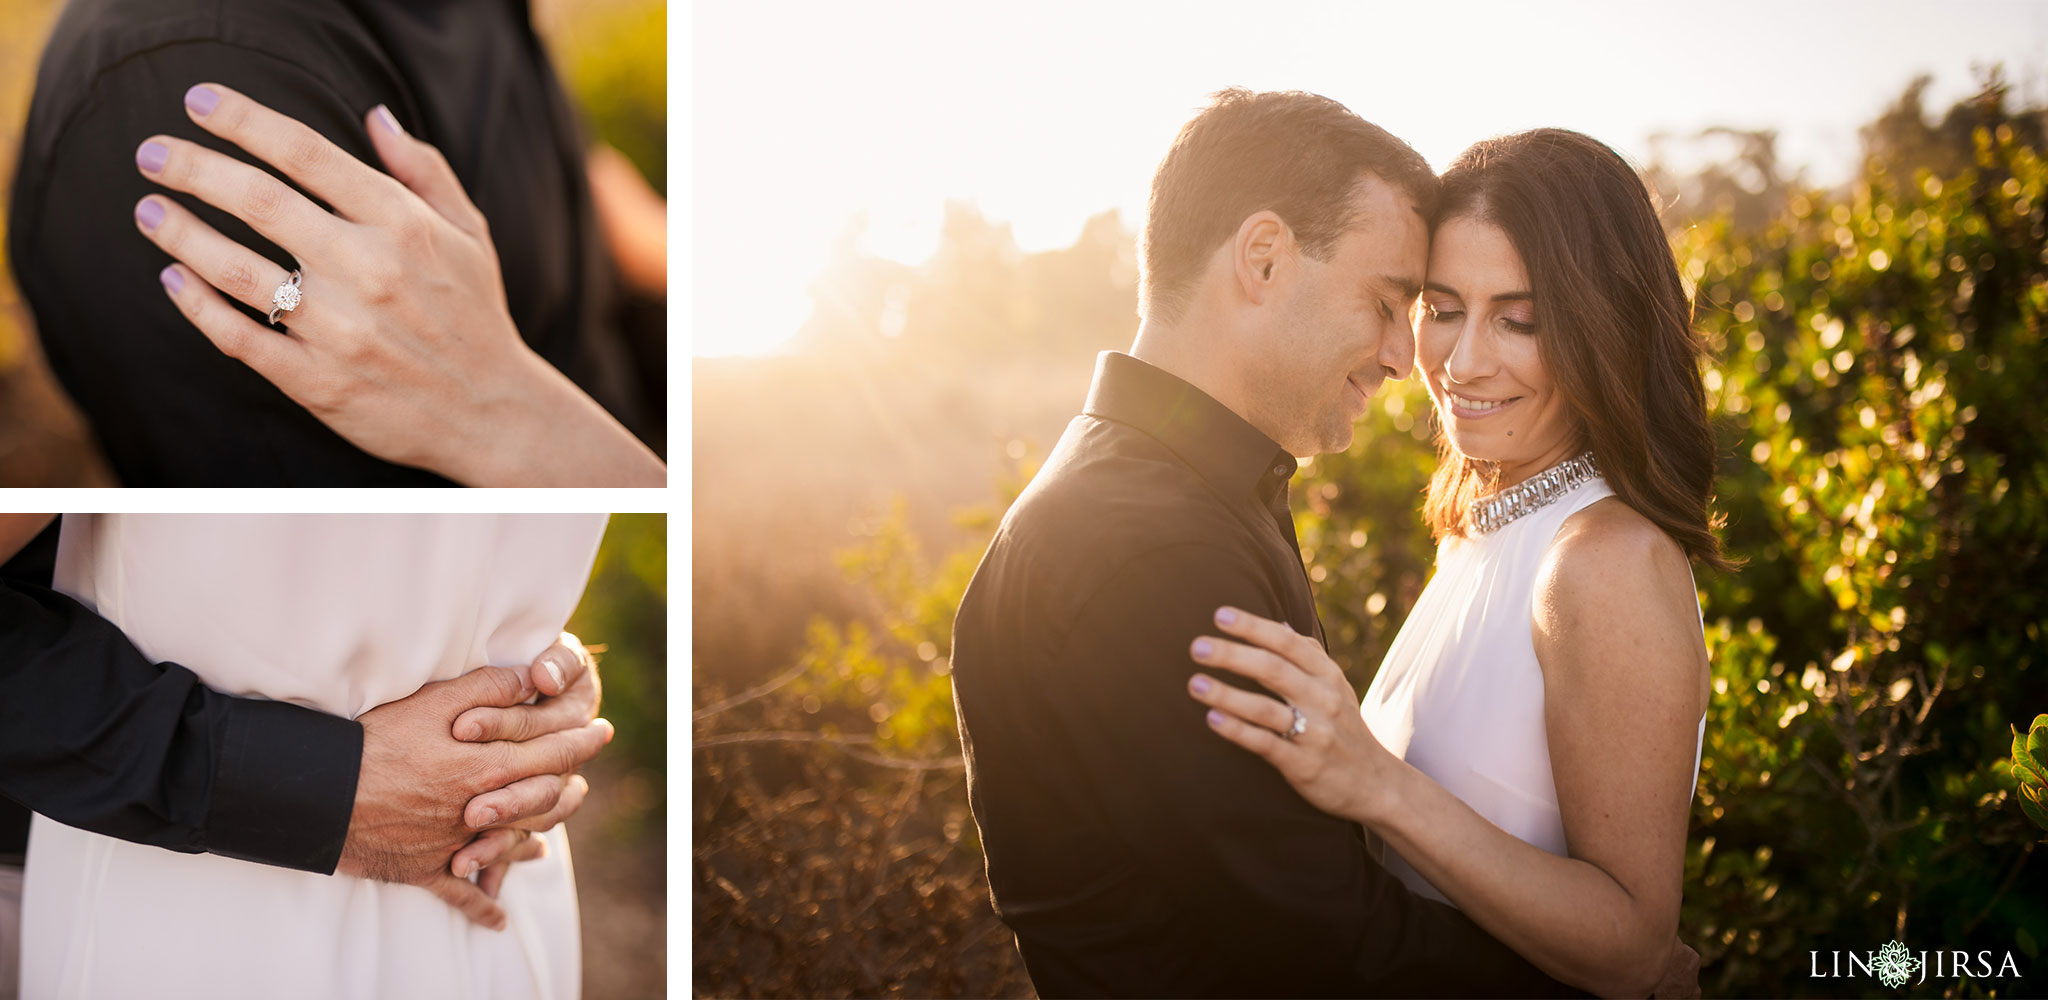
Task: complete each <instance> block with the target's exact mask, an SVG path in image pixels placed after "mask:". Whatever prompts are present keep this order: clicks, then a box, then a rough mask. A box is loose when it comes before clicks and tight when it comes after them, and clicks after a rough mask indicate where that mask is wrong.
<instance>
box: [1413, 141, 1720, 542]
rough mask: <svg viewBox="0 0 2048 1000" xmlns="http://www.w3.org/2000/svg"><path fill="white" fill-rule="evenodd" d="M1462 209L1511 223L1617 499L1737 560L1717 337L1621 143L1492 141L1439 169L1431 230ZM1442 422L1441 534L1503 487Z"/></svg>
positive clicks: (1543, 319) (1558, 368)
mask: <svg viewBox="0 0 2048 1000" xmlns="http://www.w3.org/2000/svg"><path fill="white" fill-rule="evenodd" d="M1452 219H1473V220H1477V221H1480V222H1485V223H1488V224H1491V225H1494V226H1497V227H1499V228H1500V229H1501V231H1502V232H1504V233H1506V234H1507V238H1508V241H1509V242H1510V243H1511V244H1513V246H1514V248H1515V252H1516V253H1519V254H1520V255H1521V257H1522V263H1523V266H1524V267H1526V268H1527V269H1528V272H1529V283H1530V286H1531V288H1530V291H1531V292H1532V293H1534V297H1535V305H1536V329H1537V332H1536V346H1537V351H1538V354H1539V355H1540V356H1541V357H1542V359H1543V366H1544V368H1546V369H1547V370H1548V371H1549V372H1550V374H1551V378H1553V379H1554V380H1556V384H1557V387H1558V391H1559V394H1560V395H1561V396H1562V397H1563V398H1564V400H1565V403H1566V405H1567V406H1568V407H1569V410H1570V412H1571V414H1572V416H1573V417H1574V418H1575V419H1576V421H1577V423H1578V427H1579V435H1580V444H1581V446H1582V447H1584V448H1590V449H1591V450H1592V452H1593V460H1594V462H1595V463H1597V464H1598V465H1599V467H1600V474H1601V476H1602V477H1604V478H1605V479H1606V480H1607V485H1608V486H1610V487H1611V488H1613V490H1614V493H1615V495H1616V496H1618V497H1620V498H1621V501H1622V502H1623V503H1626V504H1628V505H1629V506H1630V507H1632V508H1634V509H1635V510H1636V511H1637V512H1639V513H1641V514H1642V515H1643V516H1644V517H1647V518H1649V519H1650V520H1651V521H1652V522H1653V523H1655V524H1656V525H1657V527H1659V528H1661V529H1663V530H1664V532H1665V533H1666V534H1668V535H1670V536H1671V537H1672V538H1673V539H1675V540H1676V541H1677V542H1678V543H1679V545H1681V546H1683V547H1684V549H1685V552H1686V554H1687V555H1688V556H1689V557H1691V558H1692V559H1694V560H1696V561H1698V562H1699V563H1701V564H1703V565H1706V566H1711V567H1713V568H1715V569H1723V570H1725V569H1729V568H1731V567H1732V565H1733V564H1732V563H1731V562H1730V561H1729V560H1728V559H1726V558H1725V557H1724V556H1723V555H1722V554H1721V543H1720V540H1719V539H1717V538H1716V537H1715V536H1714V529H1715V528H1716V527H1718V526H1719V523H1720V522H1719V519H1718V518H1717V517H1716V516H1715V515H1714V514H1713V513H1712V512H1711V511H1710V510H1709V504H1710V501H1711V500H1712V497H1713V488H1714V462H1715V444H1714V433H1713V429H1712V427H1710V426H1709V425H1708V423H1707V401H1706V400H1707V397H1706V388H1705V386H1704V385H1702V383H1701V381H1700V361H1701V359H1702V358H1703V356H1704V354H1705V347H1704V345H1703V344H1702V342H1701V339H1700V337H1699V336H1698V335H1697V334H1696V333H1694V331H1693V329H1692V304H1691V302H1690V300H1688V299H1687V297H1686V293H1685V286H1684V284H1683V283H1682V282H1681V281H1680V280H1679V277H1678V265H1677V262H1676V261H1675V260H1674V259H1673V258H1672V255H1671V246H1670V244H1668V243H1666V242H1665V239H1664V230H1663V228H1662V227H1661V226H1660V225H1659V224H1658V222H1657V212H1656V209H1655V208H1654V207H1652V205H1651V204H1650V193H1649V191H1648V189H1646V188H1645V187H1644V186H1643V182H1642V180H1641V179H1640V178H1638V177H1637V176H1636V173H1635V171H1634V170H1632V169H1630V168H1629V165H1628V163H1627V161H1625V160H1623V159H1622V158H1621V157H1620V156H1619V155H1618V154H1616V153H1615V152H1614V150H1612V149H1609V148H1607V147H1606V146H1605V145H1602V144H1601V143H1600V142H1599V141H1597V140H1595V139H1592V138H1590V137H1588V136H1584V135H1581V134H1579V133H1577V132H1570V131H1566V130H1564V129H1555V128H1543V129H1535V130H1532V131H1528V132H1519V133H1516V134H1514V135H1509V136H1502V137H1499V138H1495V139H1487V140H1485V141H1483V142H1480V143H1477V144H1475V145H1474V146H1472V148H1470V149H1467V150H1465V152H1464V153H1462V154H1460V155H1459V157H1458V159H1457V161H1456V162H1455V163H1453V164H1451V169H1450V170H1449V171H1448V172H1446V173H1445V174H1444V176H1443V179H1442V187H1441V188H1440V191H1439V194H1438V200H1437V205H1436V212H1435V214H1434V216H1433V217H1432V220H1431V227H1430V228H1431V230H1432V231H1434V230H1435V229H1436V228H1437V227H1439V226H1442V225H1443V224H1444V223H1445V222H1448V221H1450V220H1452ZM1438 419H1439V422H1438V426H1437V454H1438V459H1439V461H1438V462H1437V469H1436V474H1435V475H1434V476H1433V477H1432V478H1431V479H1430V483H1429V496H1428V499H1427V500H1426V501H1425V503H1424V505H1423V516H1424V517H1425V518H1426V519H1427V520H1428V521H1429V525H1430V529H1431V531H1432V532H1434V534H1435V535H1436V537H1438V538H1443V537H1445V536H1448V535H1463V534H1466V533H1467V530H1468V528H1467V525H1466V523H1465V512H1466V510H1467V509H1468V508H1469V507H1470V505H1471V503H1472V501H1473V500H1475V499H1477V498H1478V497H1480V496H1482V495H1484V494H1485V493H1487V492H1489V491H1491V490H1492V489H1493V488H1494V487H1495V486H1496V485H1497V482H1498V469H1497V467H1496V465H1495V463H1492V462H1484V461H1480V460H1477V459H1471V458H1467V457H1465V456H1464V455H1462V454H1460V453H1459V452H1458V451H1457V450H1456V448H1455V447H1453V446H1452V444H1451V441H1450V437H1449V435H1448V434H1446V433H1444V431H1443V427H1442V424H1441V419H1440V418H1438Z"/></svg>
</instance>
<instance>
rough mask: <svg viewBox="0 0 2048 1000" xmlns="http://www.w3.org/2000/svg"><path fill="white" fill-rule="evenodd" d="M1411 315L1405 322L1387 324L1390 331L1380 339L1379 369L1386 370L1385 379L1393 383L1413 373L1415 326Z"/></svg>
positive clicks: (1411, 314)
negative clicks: (1391, 380)
mask: <svg viewBox="0 0 2048 1000" xmlns="http://www.w3.org/2000/svg"><path fill="white" fill-rule="evenodd" d="M1413 315H1414V314H1413V313H1410V314H1409V316H1410V319H1409V321H1407V322H1402V321H1396V322H1393V323H1389V324H1387V325H1388V326H1389V327H1391V328H1392V329H1390V330H1389V331H1388V333H1387V335H1386V336H1384V337H1381V338H1380V356H1379V362H1380V367H1382V368H1385V369H1386V370H1387V377H1388V378H1390V379H1393V380H1395V381H1397V382H1398V381H1400V380H1401V379H1404V378H1407V377H1408V376H1409V374H1410V373H1412V372H1413V371H1415V324H1414V322H1413Z"/></svg>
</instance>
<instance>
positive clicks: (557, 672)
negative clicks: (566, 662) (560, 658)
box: [540, 657, 562, 692]
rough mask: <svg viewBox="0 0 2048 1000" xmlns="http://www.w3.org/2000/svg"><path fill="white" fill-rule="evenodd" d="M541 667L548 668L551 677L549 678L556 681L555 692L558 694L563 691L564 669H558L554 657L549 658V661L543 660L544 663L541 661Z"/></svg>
mask: <svg viewBox="0 0 2048 1000" xmlns="http://www.w3.org/2000/svg"><path fill="white" fill-rule="evenodd" d="M540 665H541V666H543V667H546V668H548V676H549V677H551V678H554V681H555V690H556V691H557V692H559V691H561V690H562V668H561V667H558V666H555V661H554V658H553V657H550V658H548V659H545V660H542V661H540Z"/></svg>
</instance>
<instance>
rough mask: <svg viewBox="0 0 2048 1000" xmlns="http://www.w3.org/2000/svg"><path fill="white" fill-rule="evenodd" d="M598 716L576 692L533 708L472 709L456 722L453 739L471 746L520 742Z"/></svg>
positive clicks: (547, 699) (457, 718)
mask: <svg viewBox="0 0 2048 1000" xmlns="http://www.w3.org/2000/svg"><path fill="white" fill-rule="evenodd" d="M596 717H597V706H596V705H593V704H591V702H590V700H589V699H588V698H584V697H579V696H578V694H577V692H576V691H575V690H571V691H570V693H569V694H567V695H564V696H562V697H560V698H542V699H541V700H540V701H539V702H538V703H537V704H533V705H514V706H512V707H511V708H472V709H470V710H469V711H467V712H464V713H462V714H461V715H460V716H457V717H456V719H455V738H456V739H459V740H466V741H468V742H471V743H488V742H491V741H493V740H511V741H513V742H515V743H523V742H525V741H527V740H530V739H533V738H534V737H536V736H542V735H545V734H547V733H552V732H558V731H560V730H564V729H574V728H576V727H577V726H581V725H584V724H586V723H588V722H589V721H590V720H592V719H594V718H596Z"/></svg>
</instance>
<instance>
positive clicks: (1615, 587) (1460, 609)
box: [1189, 129, 1727, 996]
mask: <svg viewBox="0 0 2048 1000" xmlns="http://www.w3.org/2000/svg"><path fill="white" fill-rule="evenodd" d="M1431 228H1432V231H1433V239H1432V245H1431V249H1430V257H1429V274H1428V280H1427V282H1426V283H1425V286H1424V291H1423V294H1422V303H1421V309H1420V313H1419V316H1418V322H1417V344H1416V346H1417V355H1418V361H1419V362H1420V363H1419V364H1418V368H1419V369H1420V370H1421V374H1422V377H1423V379H1424V380H1425V382H1426V384H1427V386H1428V389H1429V393H1430V397H1431V399H1432V401H1433V402H1434V404H1435V408H1436V415H1437V419H1438V421H1439V431H1440V433H1439V437H1438V450H1439V453H1440V459H1441V461H1440V465H1439V467H1438V469H1437V471H1436V473H1435V476H1434V477H1433V479H1432V480H1431V483H1430V487H1429V493H1428V499H1427V501H1426V503H1425V507H1424V515H1425V517H1426V519H1427V520H1428V522H1429V524H1430V527H1431V529H1432V530H1433V532H1434V534H1435V535H1436V537H1437V538H1438V539H1439V541H1440V545H1439V547H1438V550H1437V565H1436V572H1435V574H1434V576H1433V577H1432V578H1431V580H1430V582H1429V584H1428V586H1427V587H1426V588H1425V589H1424V590H1423V593H1422V595H1421V597H1420V598H1419V599H1418V600H1417V602H1416V605H1415V608H1414V610H1413V611H1412V612H1411V613H1410V614H1409V617H1408V619H1407V621H1406V622H1405V623H1404V624H1403V626H1402V628H1401V631H1400V634H1399V635H1397V636H1396V637H1395V639H1394V643H1393V646H1392V647H1391V648H1390V649H1389V650H1388V653H1387V658H1386V661H1385V663H1384V664H1382V666H1381V668H1380V671H1379V673H1378V674H1377V675H1376V676H1375V678H1374V679H1373V682H1372V686H1371V687H1370V688H1369V689H1368V690H1367V692H1366V695H1365V699H1364V704H1363V707H1362V710H1360V711H1353V710H1352V709H1351V705H1352V703H1353V698H1354V695H1353V693H1352V690H1351V688H1350V685H1349V684H1348V683H1347V682H1346V681H1345V679H1344V676H1343V674H1342V673H1341V671H1339V669H1338V668H1337V666H1336V665H1335V664H1334V663H1333V662H1332V661H1331V660H1330V658H1329V656H1328V655H1326V654H1325V653H1324V652H1323V650H1322V649H1321V647H1320V645H1319V644H1317V643H1316V642H1314V641H1313V640H1310V639H1306V638H1304V637H1302V636H1300V635H1297V634H1295V633H1294V632H1293V631H1292V629H1290V628H1288V627H1287V626H1285V625H1281V624H1276V623H1274V622H1270V621H1266V620H1264V619H1261V618H1257V617H1255V616H1252V615H1250V614H1247V613H1244V612H1239V611H1236V610H1234V609H1229V608H1224V609H1219V610H1218V612H1217V617H1216V622H1217V625H1218V627H1219V628H1220V629H1221V630H1222V631H1223V632H1224V633H1225V634H1227V635H1229V636H1232V637H1235V639H1236V640H1238V641H1232V640H1230V639H1225V638H1222V637H1203V638H1201V639H1198V640H1196V642H1195V644H1194V646H1193V647H1192V653H1193V658H1194V659H1195V660H1196V661H1197V662H1199V663H1202V664H1204V665H1206V666H1209V667H1213V668H1217V669H1221V670H1225V671H1230V672H1232V673H1236V674H1239V675H1242V676H1244V677H1248V678H1250V679H1252V680H1254V681H1257V682H1259V683H1260V684H1262V685H1264V686H1265V687H1266V688H1267V689H1268V690H1270V691H1271V692H1273V693H1274V694H1277V695H1278V696H1279V698H1280V699H1284V701H1283V700H1276V699H1275V698H1272V697H1268V696H1266V695H1264V694H1258V693H1253V692H1251V691H1248V690H1244V689H1241V688H1238V687H1235V686H1232V685H1228V684H1219V683H1216V682H1215V681H1214V679H1213V678H1212V677H1211V676H1210V675H1208V674H1203V673H1198V674H1195V675H1194V676H1193V677H1192V678H1190V681H1189V688H1190V692H1191V693H1192V694H1193V696H1194V697H1195V698H1196V700H1198V701H1201V702H1202V703H1204V704H1206V705H1209V706H1211V711H1210V712H1209V715H1208V719H1209V723H1210V725H1211V726H1213V727H1214V728H1215V729H1216V731H1217V732H1218V733H1219V734H1221V735H1222V736H1223V737H1224V738H1226V739H1229V740H1231V741H1233V742H1235V743H1237V744H1239V745H1241V746H1243V747H1245V748H1247V749H1249V750H1251V751H1253V752H1255V753H1258V754H1260V755H1261V756H1263V757H1264V758H1265V759H1266V760H1268V761H1269V762H1271V763H1272V764H1273V765H1274V766H1275V767H1277V768H1278V769H1279V770H1280V771H1281V773H1282V774H1283V775H1285V776H1286V777H1287V780H1288V781H1289V782H1290V783H1291V784H1293V785H1294V787H1295V788H1296V789H1297V790H1298V791H1300V792H1301V793H1302V795H1303V796H1304V797H1306V798H1308V799H1309V800H1310V801H1311V802H1313V803H1315V804H1316V805H1317V807H1318V808H1321V809H1323V810H1325V811H1327V812H1330V813H1333V814H1336V815H1340V816H1343V817H1345V818H1348V819H1351V820H1354V821H1356V822H1358V823H1360V824H1362V825H1363V826H1365V827H1366V828H1367V829H1368V830H1370V831H1371V832H1372V833H1374V834H1375V835H1377V837H1378V838H1380V840H1382V841H1383V842H1384V845H1385V847H1386V848H1387V849H1388V850H1387V852H1386V858H1385V860H1386V863H1387V866H1388V868H1389V870H1391V871H1393V872H1395V873H1396V874H1398V875H1399V876H1400V877H1401V878H1402V879H1403V880H1404V881H1405V882H1407V883H1408V884H1409V886H1410V887H1411V888H1413V889H1414V890H1415V891H1417V892H1419V893H1422V894H1425V895H1429V896H1433V897H1436V898H1439V899H1444V900H1446V901H1448V902H1450V903H1452V904H1453V905H1456V906H1458V907H1459V908H1461V909H1462V910H1464V912H1465V913H1466V914H1467V915H1468V916H1470V917H1471V918H1472V919H1473V920H1475V921H1477V922H1478V923H1479V924H1480V925H1481V926H1482V927H1484V928H1485V929H1486V930H1487V931H1488V932H1489V933H1492V934H1493V935H1494V936H1495V937H1497V938H1499V939H1500V940H1501V941H1502V942H1503V943H1505V944H1507V945H1509V946H1510V947H1512V948H1514V949H1515V950H1516V951H1518V952H1520V953H1521V954H1522V955H1523V956H1525V957H1527V958H1528V959H1529V960H1530V961H1531V962H1533V963H1534V964H1536V965H1537V966H1538V967H1540V968H1542V969H1543V970H1544V971H1545V972H1547V973H1549V974H1550V975H1552V976H1554V977H1556V978H1557V979H1559V980H1561V981H1564V982H1567V983H1572V984H1574V985H1577V986H1580V987H1582V988H1584V989H1587V990H1590V991H1592V992H1595V993H1599V994H1601V995H1605V996H1643V995H1647V994H1648V993H1650V991H1651V990H1652V988H1653V987H1654V986H1656V985H1657V983H1658V977H1659V974H1660V972H1661V971H1662V970H1663V969H1664V968H1665V964H1666V961H1667V959H1668V958H1669V957H1670V955H1671V950H1672V945H1671V942H1672V941H1673V939H1674V935H1675V933H1676V931H1677V925H1678V912H1679V901H1680V896H1681V885H1680V881H1681V878H1682V875H1683V872H1684V867H1685V839H1686V830H1687V820H1688V816H1689V813H1690V807H1691V798H1692V788H1693V784H1694V781H1695V778H1696V775H1697V771H1698V766H1699V754H1700V748H1701V740H1702V739H1703V737H1704V734H1705V725H1706V719H1705V710H1706V704H1707V698H1708V691H1709V685H1710V670H1709V666H1708V662H1707V656H1706V648H1705V641H1704V638H1703V636H1702V633H1701V627H1700V618H1699V614H1700V612H1699V605H1698V596H1697V593H1696V591H1695V590H1694V585H1693V579H1692V574H1691V570H1690V566H1689V562H1691V561H1697V562H1700V563H1703V564H1705V565H1708V566H1711V567H1715V568H1724V567H1725V566H1726V565H1727V563H1726V561H1725V560H1724V559H1723V558H1722V557H1721V555H1720V551H1719V546H1718V543H1717V541H1716V539H1715V537H1714V535H1713V534H1712V531H1711V528H1712V526H1713V520H1712V517H1711V515H1710V514H1709V512H1708V500H1709V495H1710V493H1711V490H1712V479H1713V469H1714V443H1713V436H1712V434H1711V431H1710V429H1709V427H1708V424H1707V419H1706V404H1705V393H1704V390H1703V388H1702V386H1701V381H1700V374H1699V369H1698V359H1699V357H1700V346H1699V341H1698V339H1697V338H1696V337H1695V336H1694V335H1693V333H1692V331H1691V329H1690V326H1689V323H1688V319H1689V314H1690V313H1689V307H1688V302H1687V299H1686V294H1685V290H1684V288H1683V286H1682V285H1681V283H1680V281H1679V277H1678V271H1677V268H1676V266H1675V264H1674V262H1673V260H1672V256H1671V251H1670V248H1669V247H1668V245H1667V244H1666V243H1665V242H1664V237H1663V233H1662V230H1661V229H1660V227H1659V225H1658V222H1657V217H1656V213H1655V211H1654V209H1653V208H1652V207H1651V204H1650V199H1649V195H1648V192H1647V191H1646V190H1645V189H1644V187H1643V185H1642V182H1641V181H1640V180H1638V179H1637V177H1636V176H1635V174H1634V172H1633V171H1631V170H1630V169H1629V167H1628V165H1627V163H1625V162H1624V161H1623V160H1622V159H1621V157H1619V156H1617V155H1616V154H1615V153H1614V152H1613V151H1612V150H1610V149H1608V148H1607V147H1605V146H1603V145H1601V144H1600V143H1598V142H1596V141H1594V140H1592V139H1590V138H1587V137H1586V136H1583V135H1579V134H1577V133H1574V132H1567V131H1562V130H1558V129H1539V130H1536V131H1532V132H1524V133H1521V134H1518V135H1512V136H1507V137H1504V138H1499V139H1491V140H1487V141H1485V142H1481V143H1479V144H1477V145H1475V146H1473V147H1472V148H1471V149H1468V150H1467V151H1466V152H1465V153H1464V154H1463V155H1461V156H1460V157H1459V158H1458V160H1457V162H1456V163H1455V164H1454V165H1453V166H1452V167H1451V169H1450V171H1449V172H1448V173H1446V174H1445V175H1444V177H1443V187H1442V194H1441V200H1440V202H1439V205H1438V208H1437V211H1436V215H1435V218H1434V219H1433V221H1432V227H1431Z"/></svg>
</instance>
